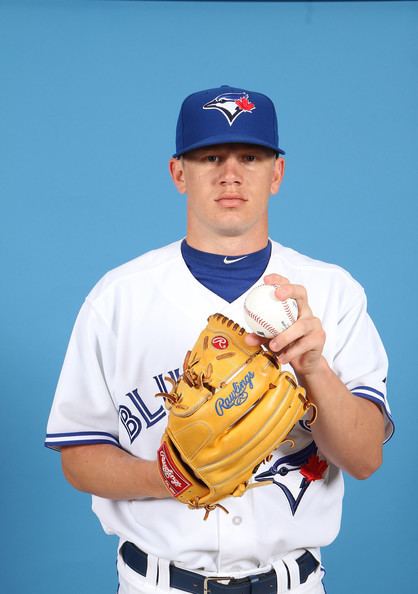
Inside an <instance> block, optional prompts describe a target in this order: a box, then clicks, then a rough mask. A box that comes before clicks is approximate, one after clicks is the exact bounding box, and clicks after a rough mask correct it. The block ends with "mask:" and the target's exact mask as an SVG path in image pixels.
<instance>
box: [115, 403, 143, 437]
mask: <svg viewBox="0 0 418 594" xmlns="http://www.w3.org/2000/svg"><path fill="white" fill-rule="evenodd" d="M119 417H120V420H121V421H122V424H123V426H124V427H125V429H126V431H127V433H128V435H129V439H130V440H131V443H132V442H133V441H135V439H136V438H137V437H138V435H139V434H140V433H141V429H142V424H141V421H140V420H139V419H138V417H136V416H135V415H133V414H132V413H131V411H130V410H129V408H128V407H127V406H123V405H121V406H120V407H119Z"/></svg>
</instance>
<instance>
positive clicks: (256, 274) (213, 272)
mask: <svg viewBox="0 0 418 594" xmlns="http://www.w3.org/2000/svg"><path fill="white" fill-rule="evenodd" d="M181 253H182V256H183V259H184V261H185V263H186V265H187V267H188V269H189V270H190V272H191V273H192V274H193V276H194V277H195V278H196V279H197V280H198V281H199V282H200V283H201V284H202V285H204V286H205V287H206V288H207V289H209V290H210V291H212V292H213V293H216V295H218V296H219V297H221V298H222V299H225V301H228V302H229V303H232V301H235V299H238V297H240V296H241V295H242V294H243V293H245V292H246V291H248V289H249V288H250V287H251V286H252V285H253V284H254V283H255V282H256V280H257V279H259V278H260V277H261V276H262V274H263V273H264V271H265V270H266V268H267V265H268V263H269V260H270V256H271V241H270V240H269V241H268V243H267V245H266V247H265V248H263V249H262V250H259V251H258V252H253V253H250V254H241V255H240V256H226V255H225V256H223V255H219V254H209V253H207V252H202V251H200V250H196V249H195V248H192V247H190V245H188V243H187V242H186V240H185V239H184V240H183V241H182V243H181ZM231 281H232V282H231Z"/></svg>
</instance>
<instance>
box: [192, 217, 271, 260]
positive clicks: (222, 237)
mask: <svg viewBox="0 0 418 594" xmlns="http://www.w3.org/2000/svg"><path fill="white" fill-rule="evenodd" d="M268 237H269V236H268V226H267V224H264V225H258V228H257V229H255V228H252V229H248V231H247V232H246V233H245V232H244V233H240V234H237V235H227V234H222V233H213V234H212V233H208V232H207V229H205V230H203V229H199V228H198V227H197V226H195V225H188V226H187V235H186V241H187V243H188V244H189V245H190V247H193V248H195V249H196V250H200V251H202V252H207V253H209V254H220V255H222V256H240V255H241V254H252V253H254V252H258V251H259V250H262V249H263V248H265V247H266V245H267V242H268Z"/></svg>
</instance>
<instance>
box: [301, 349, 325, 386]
mask: <svg viewBox="0 0 418 594" xmlns="http://www.w3.org/2000/svg"><path fill="white" fill-rule="evenodd" d="M331 375H334V372H333V371H332V369H331V368H330V366H329V365H328V362H327V360H326V359H325V357H324V356H323V355H321V357H320V359H319V361H318V363H317V365H315V367H313V368H312V369H310V370H308V371H304V372H303V373H301V372H299V373H297V378H298V381H299V383H300V384H301V385H302V386H305V387H306V386H308V385H310V384H311V383H312V382H315V383H316V382H318V381H324V379H325V380H326V379H327V377H330V376H331Z"/></svg>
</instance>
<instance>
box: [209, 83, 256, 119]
mask: <svg viewBox="0 0 418 594" xmlns="http://www.w3.org/2000/svg"><path fill="white" fill-rule="evenodd" d="M203 109H217V110H218V111H220V112H221V113H222V114H223V115H224V116H225V117H226V119H227V122H228V124H229V125H230V126H232V124H233V123H234V122H235V120H236V119H237V117H238V116H240V115H241V114H242V113H251V112H252V111H253V109H255V105H254V103H252V102H251V101H250V97H249V95H248V93H245V92H244V91H243V92H241V93H224V94H223V95H218V96H217V97H215V99H212V101H208V103H205V105H204V106H203Z"/></svg>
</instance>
